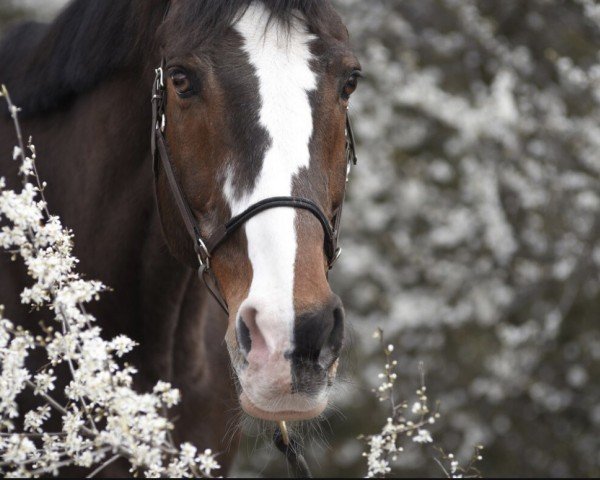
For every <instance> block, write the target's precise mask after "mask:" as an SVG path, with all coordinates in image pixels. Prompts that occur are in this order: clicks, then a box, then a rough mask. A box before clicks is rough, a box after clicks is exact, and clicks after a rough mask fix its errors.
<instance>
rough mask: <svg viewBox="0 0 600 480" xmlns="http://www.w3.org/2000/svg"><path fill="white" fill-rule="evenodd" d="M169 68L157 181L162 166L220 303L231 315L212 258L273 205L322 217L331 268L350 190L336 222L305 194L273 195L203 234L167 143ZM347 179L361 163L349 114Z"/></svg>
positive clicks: (160, 108) (155, 143)
mask: <svg viewBox="0 0 600 480" xmlns="http://www.w3.org/2000/svg"><path fill="white" fill-rule="evenodd" d="M164 72H165V61H164V59H163V61H162V62H161V66H160V67H159V68H157V69H156V76H155V79H154V86H153V89H152V137H151V150H152V160H153V169H154V178H155V182H157V181H158V176H159V173H160V168H159V166H160V167H162V170H163V171H164V173H165V175H166V176H167V181H168V184H169V188H170V190H171V194H172V195H173V198H174V199H175V202H176V204H177V208H178V209H179V213H180V215H181V218H182V220H183V222H184V224H185V228H186V230H187V232H188V235H189V236H190V238H191V240H192V242H193V245H194V251H195V252H196V256H197V258H198V265H199V268H198V275H199V277H200V278H201V279H202V280H203V281H204V283H205V285H206V287H207V288H208V291H209V292H210V293H211V295H212V296H213V297H214V298H215V300H216V301H217V303H218V304H219V305H220V306H221V308H222V309H223V311H224V312H225V313H226V314H227V315H229V308H228V306H227V302H226V301H225V298H224V297H223V295H222V293H221V290H220V288H219V284H218V281H217V278H216V276H215V274H214V272H213V270H212V269H211V263H210V260H211V258H212V255H213V254H214V253H215V251H216V250H217V249H218V248H219V247H220V246H221V245H222V244H223V243H225V242H226V241H227V240H228V239H229V238H230V237H231V236H232V235H233V234H234V233H235V232H237V231H238V230H239V229H240V228H241V227H242V226H244V224H246V222H248V220H250V219H251V218H253V217H255V216H256V215H258V214H259V213H261V212H264V211H265V210H269V209H272V208H281V207H287V208H294V209H301V210H306V211H307V212H310V213H311V214H312V215H314V217H315V218H316V219H317V220H318V221H319V223H320V224H321V226H322V227H323V232H324V234H325V238H324V245H323V248H324V250H325V255H326V256H327V266H328V269H329V270H331V269H332V268H333V266H334V264H335V262H336V260H337V259H338V258H339V256H340V254H341V252H342V249H341V248H339V247H338V239H339V235H340V227H341V221H342V207H343V204H344V199H345V195H346V192H345V191H344V199H343V200H342V203H341V204H340V207H339V209H338V211H337V212H336V213H335V215H334V217H333V222H331V223H330V222H329V219H328V218H327V216H326V215H325V214H324V213H323V210H321V208H320V207H319V206H318V205H317V204H316V203H315V202H313V201H312V200H309V199H307V198H302V197H271V198H267V199H265V200H262V201H260V202H258V203H255V204H254V205H251V206H250V207H249V208H248V209H246V210H245V211H244V212H242V213H241V214H239V215H237V216H235V217H233V218H232V219H231V220H229V221H228V222H227V223H226V224H224V225H222V226H221V227H219V228H217V230H216V231H214V232H213V233H212V234H211V235H209V236H208V237H203V236H202V233H201V229H200V225H199V223H198V220H197V219H196V217H195V216H194V213H193V211H192V209H191V207H190V205H189V203H188V201H187V199H186V198H185V195H184V193H183V191H182V189H181V186H180V184H179V182H178V181H177V177H176V176H175V171H174V170H173V164H172V163H171V159H170V156H169V150H168V146H167V139H166V138H165V135H164V133H165V129H166V115H165V107H166V101H167V90H166V85H165V79H164ZM346 161H347V171H346V181H348V176H349V174H350V170H351V168H352V165H356V164H357V157H356V149H355V145H354V132H353V131H352V124H351V122H350V116H349V115H348V114H346Z"/></svg>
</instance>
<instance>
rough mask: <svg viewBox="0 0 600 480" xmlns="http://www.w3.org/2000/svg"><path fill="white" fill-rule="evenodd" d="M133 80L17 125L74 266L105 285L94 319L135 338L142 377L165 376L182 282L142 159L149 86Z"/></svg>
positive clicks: (186, 278)
mask: <svg viewBox="0 0 600 480" xmlns="http://www.w3.org/2000/svg"><path fill="white" fill-rule="evenodd" d="M139 78H140V77H139V75H138V76H136V75H120V76H116V77H113V78H112V79H111V80H108V81H106V82H104V83H102V84H100V85H99V86H98V87H97V88H95V89H94V90H93V91H91V92H89V93H87V94H85V95H82V96H81V97H80V98H78V99H77V100H76V101H75V102H74V103H73V104H72V106H71V107H70V108H69V109H68V111H66V112H63V113H59V114H56V115H53V116H52V117H48V118H46V119H43V120H37V121H33V122H31V123H30V122H27V123H28V126H31V129H32V130H33V132H32V133H33V135H34V140H35V141H36V142H37V144H38V156H39V164H40V172H41V175H42V177H43V179H44V180H48V184H49V186H48V190H47V195H48V200H49V204H50V209H51V210H52V211H54V212H56V213H58V214H59V215H60V216H61V218H62V219H63V220H64V222H65V224H66V225H67V226H68V227H69V228H72V229H73V231H74V234H75V245H76V249H75V253H76V255H77V256H78V257H79V258H80V260H81V264H80V270H81V271H82V272H84V273H85V275H86V277H88V278H94V279H99V280H101V281H102V282H104V283H105V284H106V285H108V286H110V287H111V288H112V289H113V292H111V293H107V294H105V296H106V297H108V298H107V299H103V301H101V302H100V303H99V304H98V305H97V309H96V312H95V313H96V315H97V316H98V317H99V319H100V320H102V321H101V325H102V326H103V328H104V329H105V330H107V333H108V334H109V335H115V334H117V333H121V332H123V331H125V333H127V334H129V335H130V336H132V337H134V338H135V339H136V340H137V341H138V342H140V343H142V344H143V345H144V349H143V350H142V351H141V353H140V354H141V355H144V356H146V354H147V352H152V355H151V356H150V358H144V359H143V362H144V367H145V368H147V369H148V370H149V373H151V375H150V376H154V375H158V374H159V373H160V375H161V376H162V377H163V378H168V377H169V376H170V374H171V361H172V357H173V352H172V350H173V342H174V337H175V330H176V328H177V324H178V322H179V315H180V310H181V304H182V302H183V301H184V299H185V297H186V296H188V295H189V292H190V289H189V284H190V282H191V281H192V280H191V271H190V270H189V269H188V268H187V267H183V266H181V265H180V264H178V263H177V262H176V261H175V260H174V259H173V257H172V256H171V255H170V253H169V252H168V250H167V248H166V246H165V243H164V240H163V237H162V233H161V231H160V226H159V221H158V213H157V208H156V201H155V198H154V178H153V174H152V164H151V158H150V126H151V120H150V119H151V109H150V91H151V86H150V84H149V83H148V85H145V83H147V82H141V81H140V80H139ZM141 85H143V86H141ZM146 87H147V88H146Z"/></svg>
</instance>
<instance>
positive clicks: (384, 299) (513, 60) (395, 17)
mask: <svg viewBox="0 0 600 480" xmlns="http://www.w3.org/2000/svg"><path fill="white" fill-rule="evenodd" d="M6 2H7V0H4V2H3V3H0V25H1V24H2V22H5V21H7V20H9V19H12V18H14V17H15V16H16V15H18V14H20V13H22V12H20V11H19V9H15V7H14V6H11V5H10V4H8V3H6ZM40 2H41V0H40ZM336 3H337V5H338V7H339V9H340V11H341V13H342V14H343V17H344V19H345V21H346V22H347V24H348V28H349V31H350V33H351V36H352V39H353V43H354V45H355V47H356V49H357V52H358V54H359V57H360V59H361V61H362V63H363V67H364V70H365V74H366V79H365V81H364V82H363V84H362V86H361V88H360V90H359V92H358V93H357V94H356V98H355V100H354V103H353V106H352V115H353V118H354V123H355V129H356V130H357V132H356V133H357V135H358V139H359V155H360V166H359V168H357V169H355V170H354V172H353V174H352V179H351V191H350V193H349V200H348V202H349V205H348V206H347V207H346V208H345V224H344V232H343V239H342V240H343V243H344V247H345V252H344V256H343V258H342V260H341V261H340V263H339V265H340V266H339V270H338V271H336V273H335V274H334V282H335V284H336V286H337V290H338V291H339V292H340V293H341V294H342V298H344V300H345V302H346V308H347V311H348V317H349V320H350V323H351V328H353V330H354V332H353V333H351V334H349V336H350V337H351V338H350V339H349V341H350V346H349V348H348V349H347V350H348V353H347V358H346V361H345V372H344V376H345V377H346V384H345V385H342V386H341V387H340V393H339V395H337V401H336V411H337V412H338V413H332V414H331V415H330V417H329V418H328V420H327V422H324V423H323V424H322V425H321V426H320V427H317V429H320V430H322V433H321V434H320V435H318V436H319V437H321V438H322V442H321V443H318V442H317V441H316V440H307V441H308V442H309V443H311V442H312V443H314V448H313V449H312V450H313V451H312V459H311V461H312V462H313V466H314V470H315V472H318V474H319V475H327V476H363V475H365V473H366V467H365V462H364V459H363V458H362V457H361V453H362V451H363V446H362V444H361V443H360V441H358V440H356V437H357V436H358V435H359V434H372V433H375V432H378V431H379V430H380V428H381V425H382V424H383V423H385V417H386V412H385V411H383V409H381V408H380V406H379V404H378V401H377V399H376V398H375V397H374V396H373V395H372V393H371V391H370V390H371V388H372V387H374V386H376V384H377V382H378V380H377V374H378V373H379V372H380V371H381V369H382V368H381V363H382V362H381V358H379V357H380V354H379V353H378V350H377V342H376V341H375V340H373V339H372V338H371V334H372V333H373V331H374V330H375V328H376V327H378V326H381V327H383V328H384V329H385V331H386V332H387V334H388V335H389V336H391V338H389V340H393V343H394V344H395V345H396V349H395V352H396V354H397V356H396V358H397V360H398V362H399V367H400V368H399V370H400V372H401V374H402V377H401V378H399V380H398V383H399V384H400V385H404V386H405V395H406V399H407V400H411V392H414V389H415V387H416V386H418V385H419V382H420V380H419V373H418V364H419V362H421V361H423V362H424V363H425V365H426V369H427V385H428V387H429V393H430V395H431V397H432V398H438V399H440V401H441V412H442V419H441V420H440V422H439V423H438V424H436V426H435V428H434V429H433V431H432V433H433V435H434V437H435V438H436V442H437V443H438V444H441V445H442V446H443V447H444V449H445V450H446V451H452V452H456V453H457V454H458V456H459V457H461V458H462V459H463V460H464V459H467V458H468V457H469V456H470V455H471V452H472V447H473V446H474V445H476V444H479V443H481V444H483V445H485V447H486V449H485V453H484V460H483V462H482V464H481V466H480V467H481V470H482V472H483V473H484V474H485V475H487V476H507V475H521V476H598V475H600V453H599V452H600V435H599V428H600V384H598V382H597V379H598V377H599V374H600V324H599V323H598V317H599V315H600V245H599V244H598V236H599V233H600V196H599V192H600V188H599V187H600V182H599V175H600V155H599V152H600V113H599V112H600V110H599V108H598V107H599V106H600V58H599V55H598V45H600V7H598V5H597V3H596V2H594V1H592V0H503V1H497V0H371V1H368V2H365V1H361V0H337V1H336ZM412 395H414V393H412ZM413 447H414V448H413ZM433 455H434V452H431V451H427V450H426V449H423V448H417V446H416V445H415V446H411V448H408V449H407V450H406V452H404V454H403V455H402V456H401V457H400V459H399V467H398V468H397V469H396V470H395V472H396V473H398V474H401V475H402V476H424V475H425V476H432V475H433V476H438V475H440V473H441V472H440V470H439V467H438V466H437V465H436V464H435V462H433V461H432V460H431V457H432V456H433ZM269 462H270V463H269ZM237 471H238V472H255V473H256V472H260V474H262V475H264V476H269V475H274V476H276V475H280V474H281V472H282V471H285V465H284V463H283V461H282V460H281V459H280V458H279V457H278V456H277V453H276V452H274V451H273V450H272V448H271V447H270V446H269V442H268V441H266V442H263V441H262V440H260V439H259V440H257V441H256V442H255V439H254V438H250V437H249V438H247V439H246V440H245V442H244V444H243V445H242V449H241V454H240V462H239V465H238V468H237Z"/></svg>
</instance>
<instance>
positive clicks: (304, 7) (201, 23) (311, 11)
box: [163, 0, 337, 49]
mask: <svg viewBox="0 0 600 480" xmlns="http://www.w3.org/2000/svg"><path fill="white" fill-rule="evenodd" d="M258 1H260V2H262V3H263V4H265V5H266V7H267V8H268V9H269V10H270V12H271V19H278V20H282V21H283V22H284V24H288V25H289V23H290V20H291V19H292V18H293V17H294V16H296V15H297V14H298V12H300V13H301V14H302V15H303V16H304V17H305V18H306V19H307V21H308V24H309V26H310V28H311V29H312V30H313V31H315V32H319V31H321V30H322V29H323V25H324V24H325V22H326V21H327V20H332V14H333V8H332V6H331V3H330V2H329V0H188V1H186V2H182V3H181V4H180V5H179V7H178V8H177V15H171V16H170V17H169V20H168V22H166V25H165V29H164V30H163V35H164V31H165V30H166V31H167V32H169V31H175V32H185V35H179V36H178V39H179V44H180V45H179V47H184V48H185V47H187V48H189V47H190V46H192V47H195V46H198V45H201V44H202V43H203V42H204V41H207V40H209V39H210V38H212V37H214V36H217V35H220V34H221V33H222V32H223V31H224V30H226V29H228V28H229V27H230V26H231V25H232V24H233V23H234V22H235V21H236V20H237V19H238V17H240V16H241V15H242V14H243V13H244V11H245V9H246V8H248V7H249V6H250V4H252V3H255V2H258ZM335 18H337V17H336V16H335V15H334V14H333V19H335ZM173 48H174V49H178V45H177V42H175V43H174V45H173Z"/></svg>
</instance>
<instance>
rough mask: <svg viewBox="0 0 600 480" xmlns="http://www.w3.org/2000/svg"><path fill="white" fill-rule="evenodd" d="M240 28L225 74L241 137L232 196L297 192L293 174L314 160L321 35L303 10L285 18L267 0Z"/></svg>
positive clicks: (231, 169)
mask: <svg viewBox="0 0 600 480" xmlns="http://www.w3.org/2000/svg"><path fill="white" fill-rule="evenodd" d="M233 31H234V32H235V35H237V38H238V41H237V42H236V43H237V47H236V48H234V49H233V50H235V51H234V52H230V54H229V58H227V59H226V58H223V59H221V62H222V63H224V64H225V63H227V60H230V61H231V60H232V58H236V60H235V61H234V62H233V63H234V64H235V68H232V67H227V66H224V68H223V70H222V71H223V72H224V75H223V76H222V79H221V80H222V81H223V87H224V89H225V95H226V96H227V97H228V102H229V105H230V107H231V109H232V118H231V120H230V121H231V123H230V124H231V125H232V130H233V131H232V134H233V135H234V136H235V137H236V138H235V142H234V143H235V146H234V148H233V149H234V153H233V158H231V159H230V162H228V164H227V166H226V171H225V176H226V185H225V187H226V196H227V197H228V199H229V200H231V199H235V200H236V201H241V203H243V204H245V203H247V201H242V198H244V197H245V199H246V200H247V199H248V198H250V197H252V198H254V200H256V201H258V200H260V199H262V198H267V197H269V196H275V195H290V194H291V188H292V183H293V180H294V176H296V175H297V174H298V173H299V171H300V170H301V169H302V168H308V167H309V163H310V153H309V143H310V140H311V137H312V132H313V111H312V103H311V100H310V95H311V93H313V92H314V91H315V90H316V89H317V85H318V81H319V78H318V77H319V74H318V73H317V71H316V69H315V68H314V67H315V65H314V54H313V53H312V51H311V50H312V48H311V47H312V43H313V42H314V41H315V40H316V39H317V37H316V36H315V35H313V34H311V33H309V31H308V28H307V26H306V25H305V23H304V21H303V20H302V19H301V18H300V17H298V18H294V19H293V20H292V23H291V24H290V25H287V24H283V23H282V22H280V21H278V20H276V19H272V18H270V15H269V12H268V10H267V9H266V8H265V7H264V6H263V5H262V4H261V3H257V4H252V5H251V6H250V7H249V8H248V9H247V10H246V11H245V13H244V15H243V16H242V17H241V18H240V19H239V21H238V22H237V23H236V24H235V25H234V27H233ZM240 55H241V57H240ZM240 208H241V204H240ZM234 210H237V209H236V208H234Z"/></svg>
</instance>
